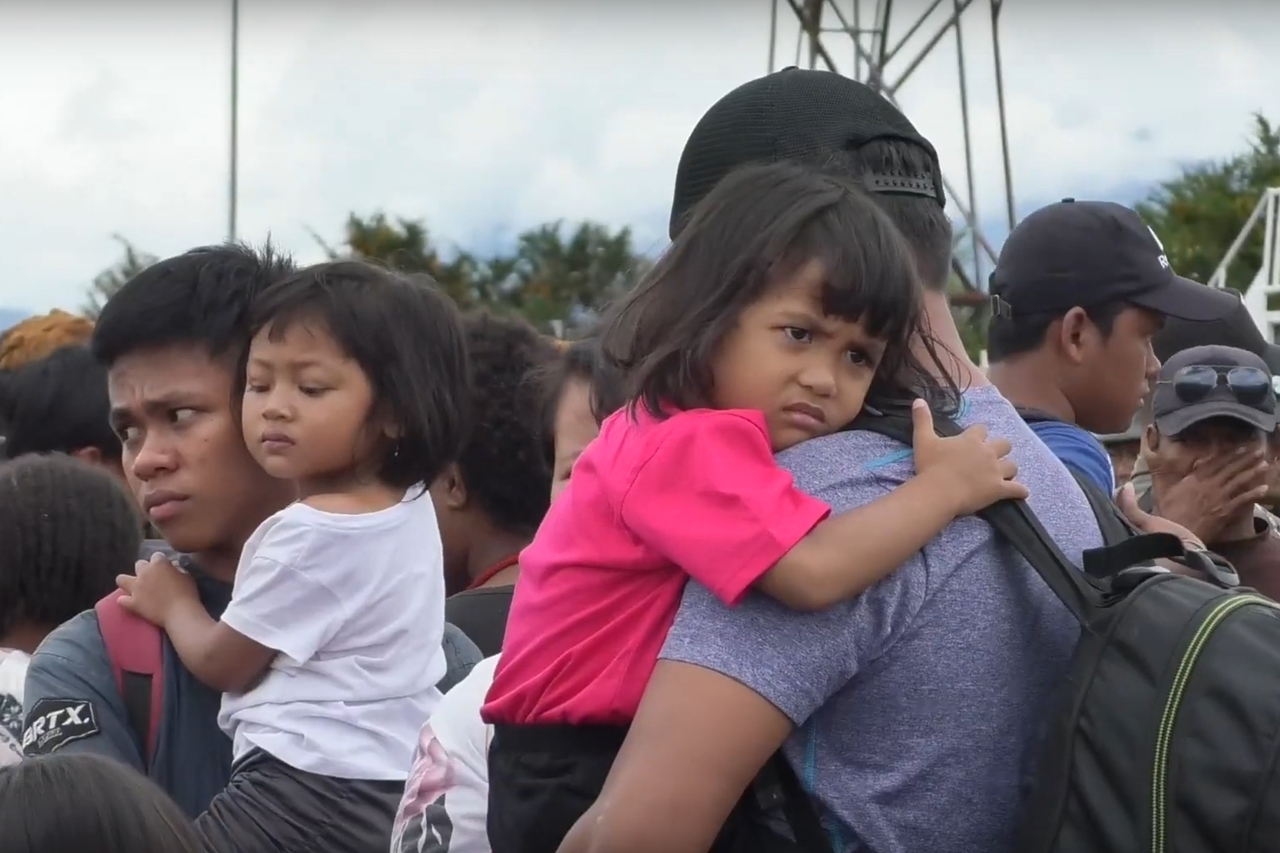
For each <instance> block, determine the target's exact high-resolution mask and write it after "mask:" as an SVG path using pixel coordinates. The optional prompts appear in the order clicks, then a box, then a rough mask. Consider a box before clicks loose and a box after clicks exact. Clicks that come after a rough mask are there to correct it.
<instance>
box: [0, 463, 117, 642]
mask: <svg viewBox="0 0 1280 853" xmlns="http://www.w3.org/2000/svg"><path fill="white" fill-rule="evenodd" d="M141 545H142V518H141V517H140V515H139V514H138V510H137V508H136V506H135V504H134V502H133V498H132V497H131V496H130V495H129V494H128V493H127V492H126V491H125V489H124V486H123V484H121V483H120V481H119V480H117V479H116V478H115V477H113V476H111V475H110V474H108V473H107V472H106V471H104V470H103V469H101V468H97V467H95V466H93V465H89V464H88V463H84V462H81V461H79V460H78V459H73V458H72V457H70V456H62V455H60V454H51V455H48V456H40V455H35V454H29V455H27V456H21V457H19V458H17V459H14V460H12V461H9V462H5V463H4V464H2V465H0V634H3V633H5V632H7V631H9V630H11V629H12V628H13V626H14V625H15V624H18V623H20V622H31V623H34V624H37V625H49V626H53V625H60V624H62V623H63V622H65V621H67V620H68V619H70V618H71V617H72V616H75V615H76V614H77V613H80V612H81V611H83V610H87V609H89V608H90V607H92V606H93V605H94V603H95V602H97V600H98V599H100V598H102V597H103V596H104V595H106V594H107V593H109V592H111V591H112V590H114V589H115V586H116V584H115V578H116V575H118V574H121V573H126V572H129V571H131V570H132V569H133V564H134V560H136V559H137V557H138V549H139V548H140V547H141Z"/></svg>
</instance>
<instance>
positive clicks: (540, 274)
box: [316, 212, 648, 331]
mask: <svg viewBox="0 0 1280 853" xmlns="http://www.w3.org/2000/svg"><path fill="white" fill-rule="evenodd" d="M316 239H317V241H318V242H320V244H321V246H322V247H323V248H324V250H325V252H326V254H328V255H329V257H330V258H339V257H359V258H367V259H370V260H376V261H379V262H382V263H384V264H386V265H387V266H389V267H392V268H394V269H398V270H401V271H404V272H424V273H428V274H429V275H431V276H432V277H433V278H435V279H436V280H437V281H438V282H439V283H440V285H441V286H442V287H443V288H444V289H445V291H446V292H448V293H449V295H450V296H452V297H453V299H454V300H455V301H456V302H457V303H458V305H459V306H461V307H463V308H473V307H480V306H483V307H487V308H490V309H492V310H497V311H511V312H516V313H519V314H521V315H523V316H524V317H525V318H527V319H528V320H529V321H530V322H532V323H533V324H534V325H536V326H538V327H539V328H541V329H543V330H547V331H550V330H551V328H552V327H553V326H556V325H558V324H563V325H564V326H565V327H570V328H571V327H574V326H580V325H583V324H585V323H588V322H590V321H591V320H592V319H593V318H594V317H595V316H597V314H598V312H599V310H600V309H601V308H602V307H603V306H604V305H605V304H606V303H607V302H608V301H609V300H610V299H612V298H614V297H615V296H617V295H618V294H620V293H622V292H623V291H625V290H626V289H627V288H629V287H630V286H631V285H632V284H633V283H634V282H635V281H636V280H637V278H638V277H639V276H640V275H641V274H642V273H643V271H644V270H645V269H646V268H647V267H648V260H647V259H646V258H644V257H643V256H642V255H641V254H639V253H638V252H637V251H636V250H635V247H634V244H633V240H632V236H631V231H630V229H627V228H622V229H619V230H617V231H614V230H612V229H610V228H608V227H606V226H604V225H600V224H598V223H594V222H583V223H579V224H578V225H576V226H573V227H567V226H566V225H565V223H563V222H551V223H547V224H545V225H541V226H538V227H537V228H533V229H531V230H529V231H526V232H524V233H522V234H520V235H519V236H518V237H517V238H516V242H515V245H514V247H513V248H512V249H510V250H508V251H505V252H497V253H494V254H492V255H489V256H480V255H478V254H476V253H473V252H468V251H462V250H455V251H454V252H452V253H451V254H449V255H447V256H446V255H445V253H443V252H441V251H440V249H439V248H438V247H437V246H436V245H435V243H434V242H433V241H432V239H431V235H430V232H429V231H428V229H427V227H426V225H425V224H424V223H423V222H422V221H421V220H414V219H405V218H396V219H394V220H393V219H391V218H389V217H388V216H387V215H386V214H385V213H382V212H378V213H374V214H372V215H371V216H368V217H361V216H358V215H356V214H354V213H353V214H351V216H349V217H348V219H347V223H346V227H345V229H344V235H343V241H342V245H341V247H340V248H334V247H332V246H330V245H328V244H327V243H325V242H324V241H323V240H322V239H320V238H319V237H316Z"/></svg>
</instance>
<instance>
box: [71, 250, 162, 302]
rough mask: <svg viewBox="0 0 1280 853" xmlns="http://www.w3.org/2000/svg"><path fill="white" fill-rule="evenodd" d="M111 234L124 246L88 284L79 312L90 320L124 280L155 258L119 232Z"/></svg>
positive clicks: (141, 269)
mask: <svg viewBox="0 0 1280 853" xmlns="http://www.w3.org/2000/svg"><path fill="white" fill-rule="evenodd" d="M111 236H112V239H114V240H115V241H116V242H118V243H119V244H120V245H121V246H122V247H123V248H124V256H123V257H122V258H121V259H120V260H118V261H116V262H115V263H114V264H112V265H111V266H109V267H107V268H106V269H105V270H103V271H102V272H100V273H98V274H97V275H96V276H94V278H93V282H92V283H91V284H90V285H89V292H88V295H87V298H86V301H85V303H84V306H83V307H82V309H81V313H83V314H84V315H85V316H86V317H88V318H89V319H90V320H96V319H97V317H98V314H99V313H100V312H101V311H102V306H103V305H105V304H106V303H107V300H108V299H110V298H111V296H112V295H113V294H114V293H115V292H116V291H117V290H119V289H120V288H121V287H123V286H124V283H125V282H126V281H128V280H129V279H131V278H133V277H134V276H135V275H137V274H138V273H140V272H142V271H143V270H145V269H146V268H147V267H149V266H151V265H152V264H154V263H155V262H156V260H157V258H156V257H155V256H154V255H149V254H147V253H146V252H141V251H138V249H137V248H135V247H134V245H133V244H132V243H130V242H129V241H128V240H126V239H125V238H123V237H121V236H120V235H119V234H112V235H111Z"/></svg>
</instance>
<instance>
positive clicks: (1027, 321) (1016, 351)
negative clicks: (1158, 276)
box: [987, 302, 1129, 362]
mask: <svg viewBox="0 0 1280 853" xmlns="http://www.w3.org/2000/svg"><path fill="white" fill-rule="evenodd" d="M1128 307H1129V303H1127V302H1103V303H1101V304H1098V305H1092V306H1088V307H1085V309H1084V310H1085V313H1086V314H1087V315H1089V322H1091V323H1093V325H1095V326H1097V327H1098V331H1100V332H1102V335H1103V337H1110V336H1111V330H1112V329H1113V328H1114V327H1115V324H1116V318H1117V317H1119V316H1120V314H1121V313H1122V312H1123V311H1124V310H1125V309H1126V308H1128ZM1066 314H1067V312H1066V311H1051V312H1047V313H1042V314H1019V315H1018V319H1017V320H1016V321H1014V320H1012V319H1009V318H1007V317H992V318H991V323H990V324H989V325H988V327H987V358H989V359H990V360H991V361H993V362H996V361H1004V360H1005V359H1009V358H1013V357H1014V356H1017V355H1022V354H1024V353H1028V352H1033V351H1034V350H1038V349H1039V348H1040V345H1041V344H1043V343H1044V336H1045V334H1046V333H1047V332H1048V331H1049V327H1050V326H1051V325H1053V323H1054V321H1055V320H1061V319H1062V318H1063V317H1064V316H1066Z"/></svg>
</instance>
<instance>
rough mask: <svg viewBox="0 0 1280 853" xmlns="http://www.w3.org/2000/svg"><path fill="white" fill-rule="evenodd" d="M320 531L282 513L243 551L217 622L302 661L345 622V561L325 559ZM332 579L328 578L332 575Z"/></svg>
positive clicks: (347, 561)
mask: <svg viewBox="0 0 1280 853" xmlns="http://www.w3.org/2000/svg"><path fill="white" fill-rule="evenodd" d="M325 538H326V537H325V536H324V535H323V531H317V530H316V529H314V528H313V527H311V526H310V525H308V524H306V518H305V516H303V517H301V518H300V517H298V516H295V515H291V514H290V513H288V512H287V511H286V512H284V513H282V514H280V515H279V516H278V517H277V520H276V523H275V524H273V525H272V527H271V529H270V530H267V531H264V535H263V536H262V538H261V539H260V540H258V542H257V543H255V544H256V548H254V549H253V552H252V553H249V551H248V549H247V548H246V552H245V554H244V555H242V557H241V560H240V567H239V568H238V569H237V570H236V581H235V588H234V592H233V593H232V597H231V603H230V604H229V605H228V606H227V609H226V611H225V612H224V613H223V614H222V621H223V623H224V624H226V625H227V626H228V627H229V628H231V629H232V630H234V631H238V632H239V633H241V634H243V635H244V636H246V637H248V638H249V639H250V640H253V641H254V642H255V643H258V644H260V645H263V646H266V647H267V648H269V649H274V650H275V651H277V652H279V653H281V654H283V655H285V656H287V657H289V658H291V659H292V660H294V661H296V662H298V663H303V662H305V661H307V660H310V659H311V657H312V656H314V655H315V653H316V652H317V651H318V650H319V649H321V648H323V647H324V646H325V644H326V643H328V642H329V641H330V640H331V639H333V636H334V634H335V633H337V631H338V629H339V628H340V627H341V626H342V624H343V623H344V622H345V621H346V620H347V618H348V613H347V609H348V607H349V606H350V602H348V601H346V600H344V596H343V595H342V594H341V593H340V590H341V589H342V587H343V585H349V584H350V583H351V582H352V578H350V576H349V575H350V572H349V560H334V559H327V557H328V556H329V555H327V554H326V553H325V551H326V549H325V548H324V547H323V542H324V540H325ZM335 574H336V577H331V575H335Z"/></svg>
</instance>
